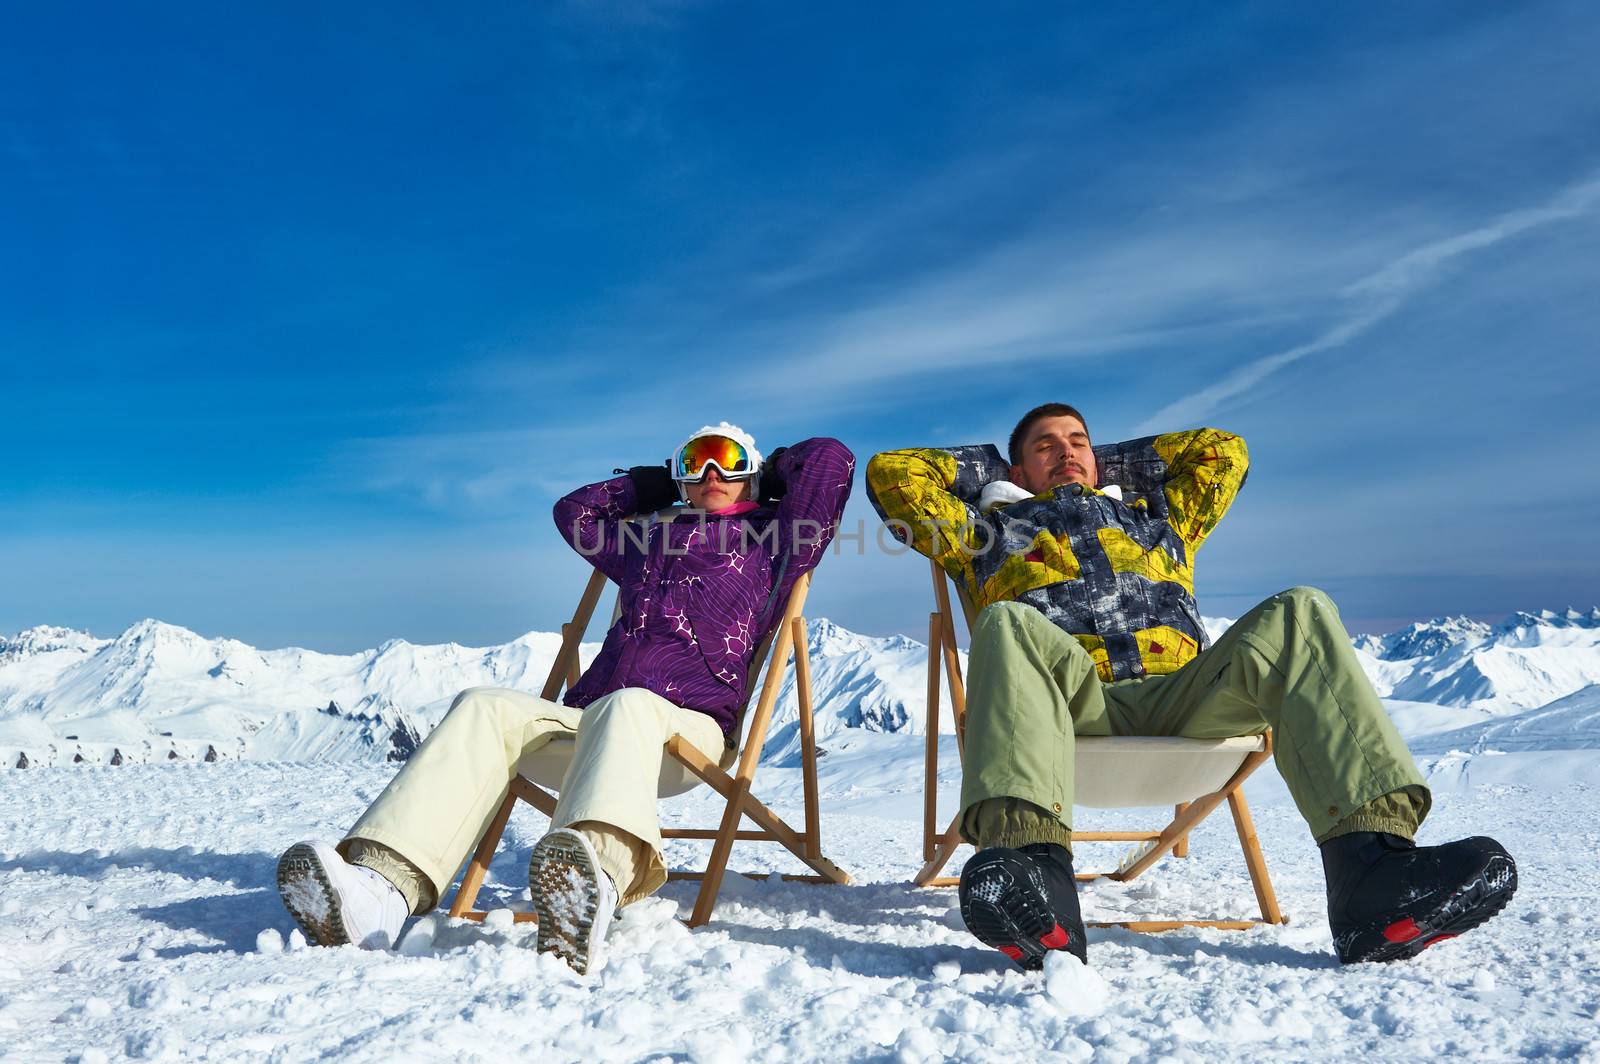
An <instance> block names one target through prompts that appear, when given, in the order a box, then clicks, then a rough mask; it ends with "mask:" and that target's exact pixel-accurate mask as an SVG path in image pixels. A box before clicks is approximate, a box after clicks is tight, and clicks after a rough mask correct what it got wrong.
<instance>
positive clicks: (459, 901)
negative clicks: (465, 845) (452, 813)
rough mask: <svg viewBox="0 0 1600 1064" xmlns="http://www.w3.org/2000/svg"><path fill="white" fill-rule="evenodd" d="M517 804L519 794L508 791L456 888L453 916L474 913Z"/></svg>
mask: <svg viewBox="0 0 1600 1064" xmlns="http://www.w3.org/2000/svg"><path fill="white" fill-rule="evenodd" d="M516 804H517V792H516V791H514V790H510V789H508V790H507V791H506V797H505V801H503V802H501V803H500V809H499V811H498V812H496V813H495V815H494V819H493V820H491V821H489V827H488V828H487V829H486V830H485V831H484V833H483V838H481V839H479V840H478V848H477V849H476V850H474V851H473V852H472V860H471V861H470V862H469V863H468V864H467V870H466V872H464V873H463V874H462V876H461V886H459V887H457V888H456V898H455V901H453V902H451V903H450V915H451V916H454V917H461V916H465V915H466V914H467V913H469V912H471V911H472V903H473V902H475V901H477V900H478V891H479V890H481V889H482V888H483V877H484V876H486V875H488V874H489V864H490V862H492V861H493V860H494V852H495V850H497V849H499V848H500V836H502V835H504V834H505V832H506V822H507V821H508V820H510V819H511V810H512V809H513V808H515V806H516Z"/></svg>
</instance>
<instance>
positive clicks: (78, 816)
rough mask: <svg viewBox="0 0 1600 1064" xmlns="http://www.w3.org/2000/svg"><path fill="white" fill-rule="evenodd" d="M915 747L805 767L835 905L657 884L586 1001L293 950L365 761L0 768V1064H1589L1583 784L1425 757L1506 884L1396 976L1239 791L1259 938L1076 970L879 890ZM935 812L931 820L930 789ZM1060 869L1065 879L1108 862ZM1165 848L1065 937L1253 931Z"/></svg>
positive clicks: (1592, 1000)
mask: <svg viewBox="0 0 1600 1064" xmlns="http://www.w3.org/2000/svg"><path fill="white" fill-rule="evenodd" d="M1588 753H1589V754H1590V755H1592V752H1588ZM919 756H920V739H918V738H917V737H914V736H867V737H864V740H863V743H862V745H861V746H860V747H859V748H858V749H857V750H854V751H848V750H847V751H842V752H839V753H837V754H835V755H833V756H830V757H829V758H826V759H825V762H832V763H831V764H828V765H827V766H826V771H825V774H824V787H825V794H826V800H825V803H824V812H825V815H826V817H827V819H826V828H825V831H826V835H825V843H826V849H827V850H828V852H829V853H830V855H831V856H833V857H834V858H835V859H836V860H837V861H838V862H839V863H840V864H842V865H844V866H845V867H846V868H847V869H849V870H850V871H851V872H852V874H853V875H855V876H856V879H857V883H856V885H853V886H849V887H814V886H807V885H798V884H785V883H782V882H781V881H777V880H762V881H751V880H746V879H743V878H733V879H730V880H729V881H728V883H727V886H726V887H725V889H724V892H723V895H722V902H721V905H720V907H719V908H718V911H717V915H716V919H715V921H714V923H713V924H712V925H711V926H709V927H706V928H702V929H699V930H696V931H693V932H691V931H689V930H687V929H686V928H685V927H684V926H683V925H682V924H680V923H678V922H677V921H676V920H675V919H674V915H675V913H676V912H678V911H683V912H687V909H688V906H689V904H690V901H691V898H692V894H691V891H692V889H693V888H692V886H691V885H689V884H673V885H671V886H670V887H669V888H668V889H667V891H666V892H665V893H664V895H663V896H662V897H661V898H658V899H652V900H650V901H648V902H645V903H642V904H640V905H637V906H634V907H633V908H631V909H628V910H626V911H625V913H624V917H623V919H622V920H621V921H620V922H619V923H618V924H617V925H616V930H615V932H614V935H613V938H612V943H613V948H612V950H611V953H610V957H609V959H608V962H607V963H606V965H605V967H604V968H603V969H602V970H601V971H599V972H598V973H597V974H594V975H591V976H590V977H589V978H587V979H585V978H580V977H578V976H575V975H574V974H573V973H572V972H570V971H569V970H568V969H567V968H566V967H565V966H564V965H562V964H561V963H560V962H557V961H553V960H551V959H548V958H545V957H541V956H538V955H536V954H535V953H534V952H533V950H532V948H531V947H532V936H533V931H532V928H531V925H521V926H519V927H516V928H515V929H511V928H509V927H493V926H491V927H479V926H472V925H465V924H456V923H452V922H450V921H447V920H444V919H442V918H437V919H434V920H431V921H428V922H424V923H422V924H420V925H414V928H413V930H412V931H411V932H410V936H409V938H408V939H407V940H406V941H404V942H403V943H402V948H401V951H400V952H399V953H372V952H363V951H360V950H357V949H354V948H350V947H347V948H342V949H336V950H328V949H318V948H314V947H311V948H296V946H297V939H298V935H297V933H296V934H291V933H290V932H291V928H292V927H293V925H292V923H291V921H290V920H289V919H288V917H287V916H286V914H285V913H284V912H283V910H282V908H281V906H280V905H279V902H278V900H277V895H276V892H275V891H274V889H273V887H272V884H271V881H272V874H273V868H274V862H275V859H276V856H277V854H278V853H279V851H281V850H282V849H283V848H284V847H285V846H287V845H288V844H289V843H291V842H293V841H295V840H296V839H298V838H301V837H303V836H307V835H314V836H322V837H326V838H329V839H334V838H337V837H338V836H339V835H340V833H341V832H342V829H343V828H344V827H345V826H347V825H348V824H349V823H350V822H351V821H353V820H354V819H355V817H356V815H357V814H358V813H359V812H360V810H361V809H362V808H363V807H364V806H365V805H366V803H367V802H368V801H370V800H371V799H372V798H373V797H374V796H375V795H376V794H377V793H378V791H379V790H380V789H381V788H382V786H383V784H384V782H385V781H386V780H387V779H388V777H389V776H390V774H391V773H392V771H393V769H392V768H391V767H388V766H367V765H337V764H319V765H294V764H268V763H220V764H214V765H207V764H185V765H137V766H125V767H120V768H87V767H78V768H60V769H42V770H30V771H19V772H8V773H0V803H3V806H4V808H5V809H6V812H7V816H6V818H5V819H6V824H5V826H4V827H3V828H0V887H3V890H0V1056H3V1057H5V1058H6V1059H8V1060H10V1059H16V1060H62V1059H67V1060H73V1059H77V1060H84V1061H91V1060H116V1059H122V1058H124V1057H141V1058H152V1059H208V1060H217V1059H251V1060H258V1059H273V1060H302V1059H307V1058H313V1057H317V1056H337V1057H340V1058H349V1059H355V1060H394V1059H470V1058H474V1057H483V1058H490V1057H492V1058H496V1059H506V1058H534V1059H541V1060H545V1061H560V1060H580V1059H582V1060H595V1059H601V1060H649V1059H658V1060H669V1059H670V1060H694V1061H730V1062H731V1061H743V1060H748V1059H753V1058H756V1057H757V1056H759V1058H760V1059H762V1060H763V1061H771V1062H777V1061H800V1060H813V1059H816V1060H829V1061H839V1060H906V1061H916V1060H928V1059H941V1058H950V1059H961V1060H1004V1061H1016V1060H1035V1059H1041V1058H1050V1059H1062V1060H1086V1059H1089V1058H1090V1057H1091V1056H1092V1057H1093V1058H1094V1059H1096V1060H1106V1061H1117V1060H1154V1059H1160V1058H1166V1059H1171V1060H1197V1061H1198V1060H1206V1061H1210V1060H1217V1059H1245V1058H1248V1059H1252V1060H1287V1059H1309V1058H1316V1059H1350V1058H1354V1057H1357V1056H1363V1057H1366V1058H1369V1059H1373V1060H1395V1059H1409V1060H1416V1059H1429V1058H1438V1057H1444V1056H1462V1057H1470V1058H1479V1059H1505V1058H1516V1057H1523V1058H1541V1059H1547V1058H1567V1059H1580V1060H1596V1061H1600V934H1597V932H1600V916H1597V914H1596V899H1597V898H1600V862H1597V861H1596V858H1595V854H1596V852H1597V850H1600V788H1597V787H1595V786H1593V785H1592V784H1588V783H1585V782H1584V780H1585V779H1586V778H1589V779H1592V778H1593V777H1592V775H1590V774H1588V773H1586V772H1584V771H1581V769H1579V767H1578V765H1577V763H1576V762H1574V763H1572V764H1570V765H1568V766H1567V767H1568V769H1569V770H1568V771H1563V772H1559V773H1553V774H1549V778H1545V774H1543V773H1541V771H1540V766H1541V764H1542V762H1541V760H1540V759H1541V758H1547V757H1549V756H1550V755H1548V754H1526V755H1504V756H1502V757H1500V758H1497V759H1495V761H1494V762H1493V764H1492V765H1490V766H1489V768H1488V769H1486V770H1485V771H1484V772H1481V773H1479V774H1477V775H1476V776H1475V775H1474V773H1473V772H1471V771H1469V770H1467V769H1465V768H1464V767H1463V766H1462V765H1461V764H1460V759H1459V758H1457V759H1456V761H1454V762H1449V763H1447V765H1446V766H1445V767H1446V769H1447V771H1445V772H1442V773H1441V775H1440V779H1441V781H1444V780H1448V781H1449V782H1448V788H1449V789H1448V790H1441V792H1440V793H1439V794H1438V796H1437V797H1438V802H1437V806H1436V811H1435V815H1434V816H1433V817H1432V818H1431V819H1430V820H1429V822H1428V824H1427V825H1426V826H1425V828H1424V831H1423V839H1422V841H1424V842H1427V841H1439V840H1443V839H1446V838H1451V837H1457V836H1460V835H1463V834H1474V833H1490V834H1494V835H1495V836H1497V837H1498V838H1500V839H1501V840H1502V841H1503V842H1504V843H1505V844H1506V845H1507V846H1508V847H1509V848H1510V849H1511V851H1512V853H1513V854H1514V855H1515V856H1516V858H1517V860H1518V863H1519V866H1520V869H1521V876H1522V887H1521V890H1520V892H1519V893H1518V895H1517V897H1516V899H1515V900H1514V901H1513V902H1512V904H1511V906H1510V907H1509V908H1508V909H1507V910H1506V911H1505V913H1503V914H1502V915H1501V916H1500V917H1499V918H1498V919H1496V920H1495V921H1493V922H1492V923H1490V924H1489V925H1486V926H1485V927H1483V928H1481V929H1479V930H1477V931H1474V932H1472V933H1470V934H1468V935H1466V936H1464V937H1462V938H1460V939H1458V940H1455V941H1451V942H1447V943H1443V944H1441V945H1439V946H1437V947H1435V948H1434V949H1432V950H1430V951H1428V952H1427V953H1425V954H1424V955H1423V956H1422V957H1421V958H1419V959H1418V960H1416V961H1414V962H1411V963H1409V964H1402V965H1391V966H1360V967H1356V968H1353V969H1340V968H1339V967H1338V966H1337V965H1336V963H1335V961H1334V957H1333V954H1332V952H1331V948H1330V945H1329V940H1328V930H1327V925H1326V922H1325V920H1324V917H1323V902H1322V878H1321V870H1320V864H1319V863H1318V859H1317V853H1316V851H1315V849H1314V847H1313V846H1312V845H1311V844H1310V842H1309V840H1308V839H1307V838H1306V837H1305V835H1304V832H1303V829H1302V827H1301V826H1300V823H1299V820H1298V818H1297V816H1296V814H1295V812H1294V808H1293V806H1292V805H1291V804H1289V802H1288V800H1287V798H1286V797H1285V795H1284V794H1283V791H1282V786H1281V783H1279V782H1278V781H1277V780H1276V778H1275V777H1273V776H1271V775H1270V773H1266V772H1264V773H1263V774H1262V775H1261V777H1259V783H1257V782H1255V781H1253V782H1252V792H1251V793H1252V799H1253V802H1254V806H1255V813H1256V821H1257V826H1258V828H1259V830H1260V834H1261V837H1262V841H1263V844H1264V846H1265V850H1266V854H1267V859H1268V862H1269V866H1270V867H1271V870H1272V873H1273V878H1274V881H1275V883H1276V886H1277V890H1278V895H1279V898H1280V901H1281V903H1282V905H1283V908H1284V910H1285V912H1287V913H1288V914H1289V915H1290V916H1291V918H1292V921H1293V922H1292V923H1291V924H1290V925H1289V926H1288V927H1286V928H1274V929H1270V930H1265V929H1264V930H1258V931H1252V932H1246V933H1239V932H1220V931H1185V932H1172V933H1167V934H1163V935H1138V934H1133V933H1130V932H1122V931H1105V930H1100V931H1096V930H1091V931H1090V960H1091V962H1092V968H1091V969H1083V968H1081V967H1080V966H1078V965H1076V962H1069V963H1068V964H1064V965H1054V964H1053V965H1052V969H1051V971H1050V972H1048V973H1047V974H1046V975H1044V976H1040V975H1026V974H1024V973H1022V972H1021V971H1019V970H1017V969H1016V968H1015V967H1014V966H1013V965H1011V963H1010V962H1009V961H1007V960H1006V959H1005V958H1004V957H1003V956H1001V955H1000V954H999V953H996V952H994V951H991V950H986V949H983V948H981V947H979V946H978V945H977V944H976V943H975V942H974V941H973V940H972V939H970V938H969V937H968V936H967V935H966V934H965V933H964V932H963V931H962V930H961V925H960V920H959V917H958V916H956V914H955V913H954V912H953V910H952V905H953V901H954V893H953V891H915V890H911V889H908V888H907V887H906V886H904V883H905V881H906V880H907V878H908V877H909V876H910V875H911V874H912V872H913V871H914V869H915V867H916V865H917V863H918V861H917V858H918V852H919V836H918V823H917V817H918V816H919V815H920V813H919V810H920V803H919V800H918V798H917V787H916V784H915V782H914V781H915V780H916V779H917V775H918V773H917V772H916V770H915V768H914V767H913V766H915V765H917V763H918V760H917V759H918V757H919ZM954 762H955V758H954V754H953V752H952V753H950V755H949V756H947V757H946V758H945V759H944V763H945V764H946V765H953V764H954ZM1573 769H1578V770H1577V771H1572V770H1573ZM1510 780H1523V781H1531V782H1532V784H1533V785H1531V786H1530V785H1529V783H1528V782H1523V783H1511V782H1507V781H1510ZM796 783H797V781H796V774H795V773H794V772H793V770H785V769H776V768H771V767H766V768H763V769H762V774H761V775H760V776H758V778H757V789H758V791H763V792H765V793H766V794H768V795H775V796H776V801H775V804H776V805H778V806H779V807H780V808H781V809H783V810H784V811H785V812H792V811H793V808H794V803H793V799H794V797H795V795H796V793H797V789H796ZM943 798H944V808H945V809H946V810H948V809H949V808H950V806H951V805H952V804H953V801H954V787H953V786H951V787H949V788H947V789H946V791H945V792H944V794H943ZM666 808H667V819H669V820H673V821H678V822H684V823H687V822H691V821H706V820H708V819H709V818H710V815H711V814H710V812H709V810H710V805H709V803H707V802H706V801H705V800H704V799H703V798H696V797H692V796H691V797H690V798H687V799H680V800H678V801H677V802H675V803H672V804H669V805H668V806H667V807H666ZM1146 819H1147V820H1151V821H1153V820H1154V819H1155V814H1153V813H1152V814H1151V815H1150V816H1149V817H1147V818H1146ZM1079 822H1080V826H1083V827H1090V826H1097V825H1098V826H1108V825H1110V824H1111V823H1112V822H1113V814H1100V815H1093V816H1091V815H1089V814H1087V813H1084V812H1083V811H1080V821H1079ZM1119 822H1121V823H1124V824H1126V823H1127V822H1128V821H1127V817H1126V815H1123V816H1122V817H1121V818H1120V821H1119ZM540 826H541V818H540V817H538V815H537V814H535V813H533V812H531V811H524V812H520V813H519V814H518V819H516V820H514V821H513V825H512V830H511V832H510V834H509V836H508V837H509V840H510V841H509V843H508V846H507V847H506V848H505V849H503V850H502V855H501V859H500V860H499V861H497V863H496V864H495V866H494V869H493V877H494V878H493V880H492V886H491V891H492V892H493V893H494V894H496V895H497V896H498V897H499V898H500V899H501V903H502V904H504V903H510V904H512V905H522V904H525V900H526V879H525V876H526V873H525V868H526V860H527V853H528V850H529V848H530V847H531V845H532V842H533V839H534V838H535V837H537V834H538V832H539V830H540ZM1081 850H1082V852H1081V854H1080V857H1079V863H1080V866H1082V865H1093V864H1095V863H1096V862H1097V859H1099V861H1100V863H1106V862H1112V861H1114V860H1115V858H1116V856H1117V854H1116V848H1115V847H1112V846H1104V847H1096V846H1092V845H1085V846H1083V847H1081ZM780 852H781V851H777V850H776V849H775V848H773V847H769V846H764V845H760V844H742V845H741V846H740V847H739V848H736V849H735V851H734V854H735V865H736V867H741V868H745V869H756V870H764V869H773V868H782V869H785V870H787V869H789V868H791V867H792V866H791V865H790V864H789V863H788V862H787V861H786V860H781V859H779V856H778V854H779V853H780ZM967 852H968V851H962V855H960V856H965V854H966V853H967ZM696 853H697V851H695V850H694V849H693V847H692V846H691V845H688V844H685V845H684V846H683V848H682V849H678V850H675V851H674V853H673V856H675V857H676V858H677V859H678V862H677V863H679V864H682V863H683V862H686V861H692V860H693V858H694V857H695V856H696ZM1193 853H1194V857H1193V858H1192V859H1190V860H1187V861H1176V860H1168V861H1166V862H1163V863H1162V864H1161V865H1159V866H1157V868H1156V869H1155V870H1154V871H1153V872H1152V873H1150V874H1149V875H1147V876H1146V877H1144V878H1143V879H1141V880H1139V881H1136V882H1135V883H1133V884H1128V885H1125V886H1118V885H1112V886H1111V887H1093V886H1091V887H1089V888H1087V889H1086V890H1085V894H1084V903H1085V908H1086V911H1087V914H1088V915H1089V917H1090V918H1091V919H1093V918H1106V917H1108V916H1115V915H1117V914H1121V913H1127V914H1139V915H1152V916H1154V915H1196V916H1205V915H1214V916H1226V915H1248V914H1251V913H1252V908H1253V904H1254V901H1253V896H1252V894H1251V891H1250V887H1249V884H1248V881H1247V880H1246V878H1245V875H1244V870H1243V866H1242V863H1241V861H1240V860H1239V853H1238V846H1237V843H1236V841H1235V839H1234V836H1233V832H1232V825H1231V821H1230V820H1229V818H1228V817H1227V816H1226V815H1225V814H1224V815H1222V816H1220V817H1213V818H1212V819H1211V820H1210V821H1208V822H1207V823H1206V824H1205V825H1204V826H1203V827H1202V828H1201V829H1200V830H1199V831H1198V833H1197V834H1196V836H1195V841H1194V846H1193ZM959 859H960V857H958V860H959ZM430 932H431V940H430V937H429V935H430Z"/></svg>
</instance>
